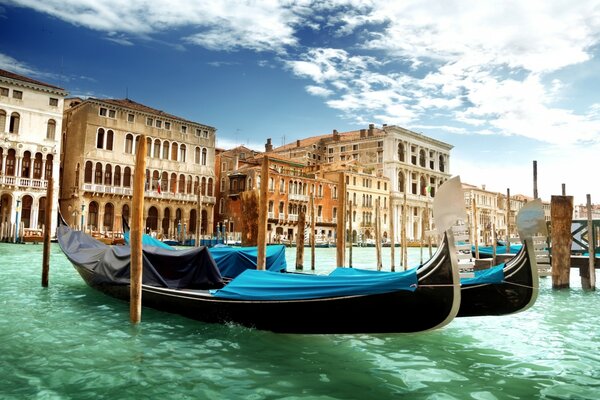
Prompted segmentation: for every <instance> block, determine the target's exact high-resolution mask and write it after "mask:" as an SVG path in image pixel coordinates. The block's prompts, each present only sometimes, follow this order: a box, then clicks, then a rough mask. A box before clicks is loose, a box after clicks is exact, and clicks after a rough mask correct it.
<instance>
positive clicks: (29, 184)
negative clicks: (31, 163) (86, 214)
mask: <svg viewBox="0 0 600 400" xmlns="http://www.w3.org/2000/svg"><path fill="white" fill-rule="evenodd" d="M0 185H8V186H18V187H19V188H26V189H40V190H46V189H47V188H48V181H47V180H45V179H30V178H21V177H18V176H8V175H2V176H0Z"/></svg>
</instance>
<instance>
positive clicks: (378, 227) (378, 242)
mask: <svg viewBox="0 0 600 400" xmlns="http://www.w3.org/2000/svg"><path fill="white" fill-rule="evenodd" d="M380 203H381V201H380V200H379V198H377V199H375V252H376V253H377V254H376V255H377V271H381V268H382V267H383V264H382V262H381V204H380Z"/></svg>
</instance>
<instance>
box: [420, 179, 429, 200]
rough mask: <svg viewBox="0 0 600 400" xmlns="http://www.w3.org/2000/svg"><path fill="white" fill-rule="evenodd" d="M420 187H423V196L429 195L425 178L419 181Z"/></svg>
mask: <svg viewBox="0 0 600 400" xmlns="http://www.w3.org/2000/svg"><path fill="white" fill-rule="evenodd" d="M419 185H420V186H421V196H426V195H427V183H425V177H424V176H421V179H419Z"/></svg>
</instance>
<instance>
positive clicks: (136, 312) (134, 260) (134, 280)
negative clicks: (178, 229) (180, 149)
mask: <svg viewBox="0 0 600 400" xmlns="http://www.w3.org/2000/svg"><path fill="white" fill-rule="evenodd" d="M145 170H146V137H145V136H144V135H142V136H140V140H139V142H138V145H137V148H136V156H135V171H134V176H133V199H132V201H131V206H132V207H131V208H132V210H131V232H130V246H131V261H130V263H131V272H130V294H129V296H130V298H129V319H130V320H131V323H133V324H139V323H140V321H141V319H142V270H143V263H144V260H143V257H142V235H143V234H144V180H145V177H146V175H145V174H144V171H145Z"/></svg>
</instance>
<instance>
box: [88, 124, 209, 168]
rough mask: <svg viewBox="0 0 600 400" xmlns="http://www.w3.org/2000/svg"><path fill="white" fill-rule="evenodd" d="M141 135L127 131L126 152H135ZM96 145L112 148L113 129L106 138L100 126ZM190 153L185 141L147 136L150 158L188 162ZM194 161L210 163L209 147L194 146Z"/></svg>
mask: <svg viewBox="0 0 600 400" xmlns="http://www.w3.org/2000/svg"><path fill="white" fill-rule="evenodd" d="M139 138H140V136H139V135H133V134H132V133H127V134H126V135H125V147H124V148H125V153H127V154H135V151H136V148H137V143H138V140H139ZM96 143H97V144H96V147H98V148H105V147H100V146H101V144H102V143H104V146H108V144H109V143H110V149H107V150H112V131H111V130H108V131H107V136H106V139H105V138H104V129H103V128H99V129H98V134H97V137H96ZM187 155H188V146H187V145H186V144H184V143H177V142H170V141H168V140H162V139H153V138H150V137H148V138H146V156H147V157H149V158H157V159H161V160H171V161H178V162H186V161H187ZM194 163H195V164H199V165H208V148H206V147H200V146H195V147H194Z"/></svg>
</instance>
